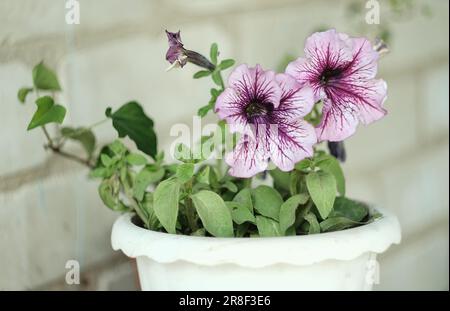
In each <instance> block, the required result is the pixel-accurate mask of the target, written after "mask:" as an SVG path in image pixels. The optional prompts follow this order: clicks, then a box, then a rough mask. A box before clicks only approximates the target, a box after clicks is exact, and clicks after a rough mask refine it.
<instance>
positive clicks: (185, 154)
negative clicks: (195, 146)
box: [174, 143, 194, 163]
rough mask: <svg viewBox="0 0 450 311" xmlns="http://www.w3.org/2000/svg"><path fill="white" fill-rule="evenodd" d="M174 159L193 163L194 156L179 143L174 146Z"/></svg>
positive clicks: (186, 147)
mask: <svg viewBox="0 0 450 311" xmlns="http://www.w3.org/2000/svg"><path fill="white" fill-rule="evenodd" d="M174 158H175V159H177V160H178V161H181V162H184V163H193V162H194V156H193V154H192V151H191V149H190V148H189V147H188V146H186V145H185V144H183V143H179V144H177V145H176V146H175V149H174Z"/></svg>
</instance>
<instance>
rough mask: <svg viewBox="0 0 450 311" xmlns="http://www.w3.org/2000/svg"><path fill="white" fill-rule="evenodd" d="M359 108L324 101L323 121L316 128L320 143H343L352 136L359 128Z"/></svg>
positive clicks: (327, 100) (348, 104)
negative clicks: (327, 141) (326, 141)
mask: <svg viewBox="0 0 450 311" xmlns="http://www.w3.org/2000/svg"><path fill="white" fill-rule="evenodd" d="M358 123H359V122H358V118H357V108H355V106H354V105H353V104H351V103H344V102H342V103H341V104H339V105H336V104H333V103H331V101H330V100H329V99H325V100H324V105H323V108H322V120H321V122H320V124H319V125H318V126H317V128H316V133H317V139H318V141H319V142H320V141H324V140H329V141H341V140H344V139H346V138H348V137H350V136H352V135H353V134H354V133H355V131H356V127H357V126H358Z"/></svg>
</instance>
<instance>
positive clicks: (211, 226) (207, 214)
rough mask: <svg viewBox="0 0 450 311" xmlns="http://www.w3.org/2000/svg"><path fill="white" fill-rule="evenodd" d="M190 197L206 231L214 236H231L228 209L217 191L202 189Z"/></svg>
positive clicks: (231, 224)
mask: <svg viewBox="0 0 450 311" xmlns="http://www.w3.org/2000/svg"><path fill="white" fill-rule="evenodd" d="M191 198H192V202H193V203H194V206H195V208H196V210H197V213H198V215H199V217H200V219H201V221H202V224H203V226H204V227H205V229H206V231H208V232H209V233H211V234H212V235H213V236H216V237H233V220H232V218H231V213H230V210H229V209H228V207H227V206H226V205H225V202H224V201H223V200H222V198H221V197H220V196H219V195H218V194H217V193H214V192H212V191H208V190H202V191H200V192H197V193H196V194H194V195H192V196H191Z"/></svg>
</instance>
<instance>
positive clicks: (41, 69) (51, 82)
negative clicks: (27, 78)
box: [33, 62, 61, 91]
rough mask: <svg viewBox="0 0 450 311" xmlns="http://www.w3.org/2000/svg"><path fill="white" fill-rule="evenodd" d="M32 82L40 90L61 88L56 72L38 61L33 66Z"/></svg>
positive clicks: (58, 89) (57, 89)
mask: <svg viewBox="0 0 450 311" xmlns="http://www.w3.org/2000/svg"><path fill="white" fill-rule="evenodd" d="M33 83H34V86H35V87H36V88H38V89H40V90H49V91H60V90H61V86H60V85H59V82H58V78H57V77H56V74H55V73H54V72H53V71H52V70H51V69H49V68H48V67H47V66H45V65H44V63H43V62H40V63H39V64H37V65H36V66H35V67H34V68H33Z"/></svg>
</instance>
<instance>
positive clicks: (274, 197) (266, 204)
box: [253, 185, 283, 220]
mask: <svg viewBox="0 0 450 311" xmlns="http://www.w3.org/2000/svg"><path fill="white" fill-rule="evenodd" d="M253 198H254V202H255V205H254V207H255V209H256V210H257V211H258V212H259V213H260V214H261V215H263V216H266V217H270V218H272V219H275V220H278V218H279V216H280V206H281V204H283V199H282V198H281V195H280V194H279V193H278V191H276V190H275V189H273V188H272V187H269V186H265V185H262V186H258V187H257V188H255V189H253Z"/></svg>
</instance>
